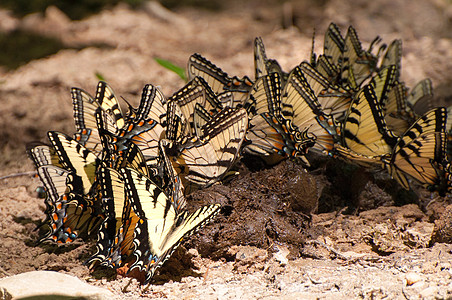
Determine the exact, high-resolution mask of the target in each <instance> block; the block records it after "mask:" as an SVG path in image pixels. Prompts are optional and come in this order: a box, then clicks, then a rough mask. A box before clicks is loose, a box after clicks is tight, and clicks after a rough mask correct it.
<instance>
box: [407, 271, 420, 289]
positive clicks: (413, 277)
mask: <svg viewBox="0 0 452 300" xmlns="http://www.w3.org/2000/svg"><path fill="white" fill-rule="evenodd" d="M405 278H406V285H408V286H410V285H413V284H415V283H416V282H418V281H421V280H422V277H421V276H420V275H419V274H417V273H413V272H410V273H407V274H406V276H405Z"/></svg>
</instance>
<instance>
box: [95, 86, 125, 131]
mask: <svg viewBox="0 0 452 300" xmlns="http://www.w3.org/2000/svg"><path fill="white" fill-rule="evenodd" d="M95 99H96V101H97V103H99V105H100V107H102V109H103V110H105V112H106V113H107V114H109V115H110V116H111V117H112V119H113V120H114V121H115V125H116V128H117V131H119V129H121V128H122V127H124V124H125V120H124V116H123V113H122V111H121V106H120V105H119V102H118V99H117V98H116V96H115V93H114V92H113V90H112V89H111V87H110V86H109V85H108V84H107V83H106V82H104V81H99V83H98V84H97V90H96V98H95Z"/></svg>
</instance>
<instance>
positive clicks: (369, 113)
mask: <svg viewBox="0 0 452 300" xmlns="http://www.w3.org/2000/svg"><path fill="white" fill-rule="evenodd" d="M341 135H342V136H341V138H342V145H343V146H344V147H346V148H348V149H350V150H352V151H353V152H355V153H357V154H359V155H362V156H368V157H375V156H380V155H386V154H388V153H391V152H392V148H393V146H394V145H395V144H396V142H397V137H396V136H395V135H394V134H393V133H392V132H391V131H390V130H389V129H388V128H387V125H386V122H385V119H384V115H383V111H382V110H381V107H380V106H379V104H378V99H377V97H376V95H375V92H374V90H373V88H372V87H371V86H370V85H366V86H365V87H364V88H363V89H362V90H361V91H360V92H359V93H358V95H357V98H356V100H355V101H354V103H353V104H352V105H351V107H350V110H349V112H348V114H347V116H346V119H345V121H344V122H343V124H342V130H341Z"/></svg>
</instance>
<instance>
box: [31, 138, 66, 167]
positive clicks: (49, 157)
mask: <svg viewBox="0 0 452 300" xmlns="http://www.w3.org/2000/svg"><path fill="white" fill-rule="evenodd" d="M26 147H27V154H28V156H29V157H30V158H31V160H33V163H34V164H35V167H36V169H37V168H39V167H41V166H46V165H53V166H57V167H63V166H62V165H61V163H60V159H59V158H58V155H57V154H56V152H55V150H54V149H53V148H52V147H50V146H48V145H46V144H44V143H39V142H36V143H28V144H27V145H26Z"/></svg>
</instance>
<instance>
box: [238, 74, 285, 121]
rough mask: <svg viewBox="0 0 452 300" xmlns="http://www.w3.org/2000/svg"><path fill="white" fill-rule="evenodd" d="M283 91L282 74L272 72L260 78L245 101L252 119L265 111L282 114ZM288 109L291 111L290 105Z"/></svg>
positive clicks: (275, 114) (277, 114)
mask: <svg viewBox="0 0 452 300" xmlns="http://www.w3.org/2000/svg"><path fill="white" fill-rule="evenodd" d="M281 93H282V84H281V76H280V75H279V74H278V73H271V74H268V75H265V76H262V77H260V78H258V79H257V80H256V82H255V83H254V85H253V88H252V90H251V91H250V93H249V95H248V99H247V100H246V103H245V108H246V110H247V112H248V114H249V116H250V119H252V118H253V117H254V116H256V115H259V114H262V113H265V112H269V113H270V114H272V115H274V116H280V115H281ZM287 110H289V111H290V107H289V108H287Z"/></svg>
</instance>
